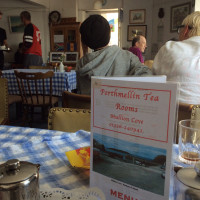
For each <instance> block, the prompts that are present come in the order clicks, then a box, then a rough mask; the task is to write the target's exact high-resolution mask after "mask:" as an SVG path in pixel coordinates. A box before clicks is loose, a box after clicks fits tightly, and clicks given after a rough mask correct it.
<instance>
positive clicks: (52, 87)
mask: <svg viewBox="0 0 200 200" xmlns="http://www.w3.org/2000/svg"><path fill="white" fill-rule="evenodd" d="M52 88H53V87H52V77H51V78H50V91H49V92H50V97H51V98H50V102H49V103H50V104H52Z"/></svg>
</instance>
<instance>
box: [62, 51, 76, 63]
mask: <svg viewBox="0 0 200 200" xmlns="http://www.w3.org/2000/svg"><path fill="white" fill-rule="evenodd" d="M78 55H79V54H78V52H66V53H65V62H66V63H77V61H78Z"/></svg>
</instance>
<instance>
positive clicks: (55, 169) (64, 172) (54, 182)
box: [0, 126, 188, 200]
mask: <svg viewBox="0 0 200 200" xmlns="http://www.w3.org/2000/svg"><path fill="white" fill-rule="evenodd" d="M85 146H90V133H89V132H86V131H83V130H80V131H77V132H76V133H66V132H61V131H52V130H45V129H36V128H24V127H14V126H0V164H2V163H4V162H6V161H7V160H9V159H14V158H16V159H19V160H20V161H29V162H32V163H35V164H36V163H37V164H40V165H41V167H40V178H39V180H40V187H41V188H63V189H75V188H87V187H89V170H85V169H77V168H73V167H72V166H71V165H70V163H69V161H68V159H67V157H66V155H65V152H67V151H70V150H74V149H78V148H80V147H85ZM177 157H178V145H174V149H173V160H174V161H173V162H174V164H175V165H178V166H183V167H188V165H187V166H186V165H183V163H181V162H179V161H178V160H177ZM171 181H172V183H173V180H171ZM170 186H171V190H170V200H173V199H174V196H178V195H179V194H178V193H179V191H178V189H177V187H173V184H171V185H170Z"/></svg>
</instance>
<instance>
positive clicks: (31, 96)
mask: <svg viewBox="0 0 200 200" xmlns="http://www.w3.org/2000/svg"><path fill="white" fill-rule="evenodd" d="M26 84H27V86H28V94H29V96H30V98H31V103H32V104H33V95H32V92H31V87H30V81H29V80H28V79H27V80H26ZM24 92H26V90H24Z"/></svg>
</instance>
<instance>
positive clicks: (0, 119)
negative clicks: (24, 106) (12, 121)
mask: <svg viewBox="0 0 200 200" xmlns="http://www.w3.org/2000/svg"><path fill="white" fill-rule="evenodd" d="M0 96H1V98H0V124H1V125H5V124H9V118H8V81H7V79H6V78H0Z"/></svg>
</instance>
